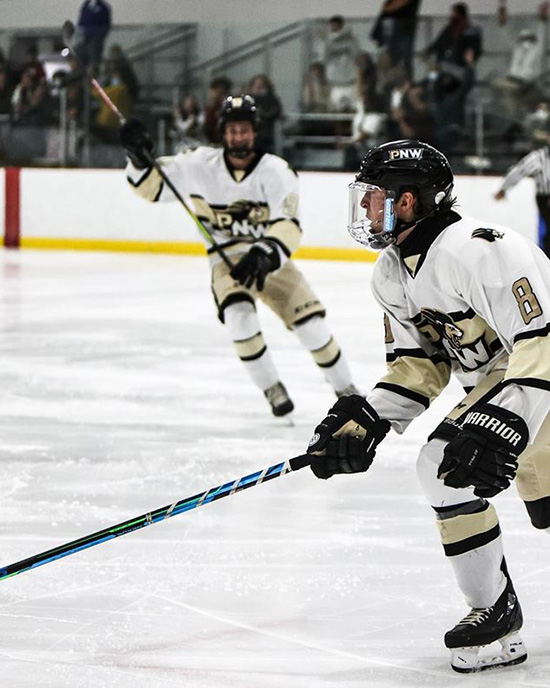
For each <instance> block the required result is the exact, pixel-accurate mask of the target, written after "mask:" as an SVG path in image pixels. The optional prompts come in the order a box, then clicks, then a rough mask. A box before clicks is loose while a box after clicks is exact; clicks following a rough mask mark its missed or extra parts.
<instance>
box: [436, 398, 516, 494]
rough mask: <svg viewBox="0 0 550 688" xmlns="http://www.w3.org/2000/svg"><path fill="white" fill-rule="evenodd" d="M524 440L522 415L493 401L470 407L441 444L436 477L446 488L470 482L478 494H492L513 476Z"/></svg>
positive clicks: (467, 484)
mask: <svg viewBox="0 0 550 688" xmlns="http://www.w3.org/2000/svg"><path fill="white" fill-rule="evenodd" d="M528 442H529V429H528V428H527V425H526V423H525V421H524V420H523V418H520V416H517V415H516V414H515V413H513V412H512V411H508V410H507V409H504V408H500V407H499V406H494V405H493V404H480V405H479V406H474V407H473V409H472V410H471V411H470V412H469V413H468V415H467V416H466V418H465V420H464V422H463V423H462V429H461V431H460V432H459V433H458V435H457V436H456V437H454V438H453V439H452V440H451V441H450V442H449V444H447V446H446V447H445V451H444V453H443V461H442V462H441V464H440V465H439V470H438V472H437V477H438V478H440V479H443V482H444V483H445V485H448V486H449V487H457V488H458V487H469V486H471V485H472V486H474V487H475V490H474V494H475V495H477V496H478V497H494V496H495V495H496V494H498V493H499V492H502V490H505V489H506V488H507V487H509V486H510V483H511V482H512V480H513V479H514V478H515V476H516V471H517V469H518V456H519V455H520V454H521V452H522V451H523V450H524V449H525V447H526V446H527V444H528Z"/></svg>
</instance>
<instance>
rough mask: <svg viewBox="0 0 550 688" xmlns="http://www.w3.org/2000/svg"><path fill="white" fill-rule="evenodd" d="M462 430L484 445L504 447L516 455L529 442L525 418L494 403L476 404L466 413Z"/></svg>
mask: <svg viewBox="0 0 550 688" xmlns="http://www.w3.org/2000/svg"><path fill="white" fill-rule="evenodd" d="M462 430H463V431H467V432H468V434H469V435H471V436H476V437H477V438H479V439H480V440H481V441H482V444H483V445H484V446H487V445H489V446H492V447H493V448H503V449H505V450H506V451H508V452H510V453H511V454H513V455H515V456H519V454H521V452H522V451H523V450H524V449H525V448H526V447H527V445H528V443H529V428H528V427H527V423H526V422H525V421H524V420H523V418H521V417H520V416H518V415H517V414H516V413H514V412H513V411H509V410H508V409H505V408H502V407H500V406H496V405H494V404H480V405H478V406H474V407H473V409H472V410H471V411H469V412H468V413H467V414H466V418H465V419H464V421H463V423H462Z"/></svg>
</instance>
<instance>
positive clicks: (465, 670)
mask: <svg viewBox="0 0 550 688" xmlns="http://www.w3.org/2000/svg"><path fill="white" fill-rule="evenodd" d="M499 643H500V644H501V646H502V650H501V652H500V653H499V654H498V655H488V656H486V657H480V656H479V651H480V650H481V648H482V647H483V646H480V647H459V648H456V649H454V650H452V652H451V667H452V668H453V669H454V670H455V671H458V673H459V674H473V673H475V672H478V671H486V670H488V669H497V668H499V667H506V666H514V665H515V664H521V663H522V662H525V660H526V659H527V649H526V648H525V645H524V644H523V640H522V639H521V638H520V636H519V634H518V633H512V634H510V635H509V636H506V637H505V638H501V639H500V640H499Z"/></svg>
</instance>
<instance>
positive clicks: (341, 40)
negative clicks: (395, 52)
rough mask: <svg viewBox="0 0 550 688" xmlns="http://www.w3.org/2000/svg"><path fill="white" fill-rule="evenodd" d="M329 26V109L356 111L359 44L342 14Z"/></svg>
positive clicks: (327, 52)
mask: <svg viewBox="0 0 550 688" xmlns="http://www.w3.org/2000/svg"><path fill="white" fill-rule="evenodd" d="M329 25H330V31H329V34H328V36H327V39H326V41H325V46H324V60H323V61H324V64H325V69H326V74H327V81H328V83H329V86H330V108H331V110H333V111H335V112H354V111H355V110H356V101H357V94H356V63H357V56H358V55H359V43H358V41H357V39H356V38H355V36H354V35H353V33H352V31H351V29H349V28H347V27H346V25H345V21H344V18H343V17H341V16H340V15H334V16H333V17H331V18H330V19H329Z"/></svg>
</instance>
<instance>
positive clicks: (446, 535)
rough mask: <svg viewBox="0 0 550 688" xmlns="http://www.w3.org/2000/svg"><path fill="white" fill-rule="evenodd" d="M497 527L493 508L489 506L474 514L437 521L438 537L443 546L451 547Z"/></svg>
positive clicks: (496, 517)
mask: <svg viewBox="0 0 550 688" xmlns="http://www.w3.org/2000/svg"><path fill="white" fill-rule="evenodd" d="M497 525H498V516H497V512H496V510H495V507H494V506H493V505H492V504H490V505H489V508H488V509H485V511H480V512H477V513H475V514H460V515H459V516H454V517H453V518H448V519H444V520H441V521H439V520H438V521H437V527H438V529H439V536H440V537H441V543H442V544H443V545H452V544H454V543H456V542H462V540H466V539H468V538H471V537H474V536H475V535H480V534H481V533H486V532H487V531H488V530H491V529H492V528H494V527H495V526H497Z"/></svg>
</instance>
